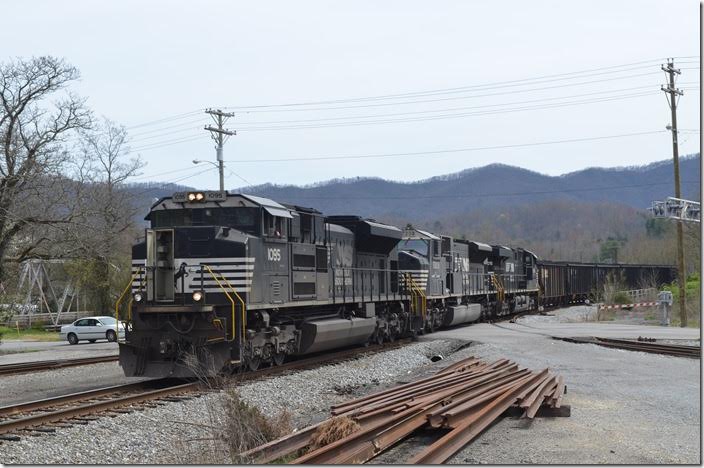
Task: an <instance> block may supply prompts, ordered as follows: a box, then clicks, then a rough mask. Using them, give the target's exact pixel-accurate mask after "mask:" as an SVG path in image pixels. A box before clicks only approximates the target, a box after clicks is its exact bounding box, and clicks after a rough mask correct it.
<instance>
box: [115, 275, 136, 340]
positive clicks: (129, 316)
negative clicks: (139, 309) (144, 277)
mask: <svg viewBox="0 0 704 468" xmlns="http://www.w3.org/2000/svg"><path fill="white" fill-rule="evenodd" d="M141 271H142V267H141V266H140V267H139V268H137V271H135V272H134V274H132V277H131V278H130V282H129V283H127V287H126V288H125V290H124V291H122V294H120V297H118V298H117V302H115V322H116V323H115V336H116V338H119V337H120V304H121V303H122V299H124V298H125V294H127V291H129V290H131V289H132V283H133V282H134V279H135V278H136V277H137V275H138V274H139V273H141ZM131 312H132V300H131V299H130V303H129V306H128V308H127V320H128V321H129V320H132V313H131Z"/></svg>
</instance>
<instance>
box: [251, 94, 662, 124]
mask: <svg viewBox="0 0 704 468" xmlns="http://www.w3.org/2000/svg"><path fill="white" fill-rule="evenodd" d="M638 89H654V87H653V86H649V85H648V86H634V87H630V88H621V89H614V90H605V91H595V92H592V93H581V94H573V95H569V96H556V97H550V98H541V99H529V100H527V101H512V102H504V103H498V104H484V105H481V106H462V107H450V108H443V109H433V110H423V111H411V112H395V113H391V114H373V115H354V116H347V117H325V118H319V119H299V120H270V121H265V122H242V123H243V124H245V125H247V124H253V125H261V124H280V123H299V122H324V121H331V120H345V119H366V118H375V117H393V116H403V115H414V114H428V113H433V112H448V111H457V110H467V109H484V108H490V107H502V106H511V105H515V104H530V103H536V102H545V101H559V100H563V99H570V98H576V97H585V96H594V95H598V94H608V93H616V92H621V91H632V90H638ZM624 96H625V97H628V96H629V95H622V96H615V97H624Z"/></svg>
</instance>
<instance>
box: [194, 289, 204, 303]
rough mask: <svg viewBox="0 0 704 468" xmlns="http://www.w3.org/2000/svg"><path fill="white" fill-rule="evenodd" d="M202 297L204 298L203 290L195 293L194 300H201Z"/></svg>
mask: <svg viewBox="0 0 704 468" xmlns="http://www.w3.org/2000/svg"><path fill="white" fill-rule="evenodd" d="M201 299H203V293H202V292H201V291H196V292H194V293H193V302H200V300H201Z"/></svg>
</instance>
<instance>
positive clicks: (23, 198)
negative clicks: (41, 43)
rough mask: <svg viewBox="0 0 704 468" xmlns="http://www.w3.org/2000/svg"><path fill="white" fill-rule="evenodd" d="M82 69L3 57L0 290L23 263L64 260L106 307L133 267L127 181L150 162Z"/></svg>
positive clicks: (9, 287) (94, 300)
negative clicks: (83, 92) (90, 97)
mask: <svg viewBox="0 0 704 468" xmlns="http://www.w3.org/2000/svg"><path fill="white" fill-rule="evenodd" d="M79 78H80V73H79V70H78V69H77V68H76V67H74V66H72V65H71V64H69V63H67V62H66V61H65V60H62V59H59V58H55V57H49V56H47V57H33V58H29V59H14V60H10V61H7V62H4V63H0V105H1V107H0V285H2V288H1V289H0V293H3V294H4V295H5V296H6V298H5V300H3V303H7V301H8V300H11V299H9V298H11V297H12V295H13V294H15V293H16V291H14V290H13V288H14V287H15V286H16V285H15V283H16V281H15V280H16V278H17V275H18V271H19V270H18V269H19V265H20V264H21V263H22V262H24V261H26V260H30V259H62V260H65V263H64V266H65V271H66V272H68V274H69V275H70V276H71V277H72V278H73V279H74V280H75V282H76V283H77V284H78V285H79V286H80V288H81V290H82V291H83V292H84V294H86V293H87V294H88V297H87V299H88V303H89V304H88V307H90V308H91V309H92V310H94V311H95V312H99V313H106V312H108V311H109V310H110V309H111V304H112V303H113V302H114V298H115V297H114V296H115V294H114V293H115V291H116V290H117V289H116V287H115V285H116V284H117V283H123V284H124V283H125V282H126V281H127V279H126V278H128V276H129V246H130V244H131V243H132V241H133V240H134V237H135V235H136V234H137V231H136V226H135V223H134V219H135V214H136V210H137V207H136V206H135V205H134V203H133V200H132V198H131V197H130V194H129V193H128V191H127V190H124V186H125V184H127V183H128V182H129V181H130V179H131V178H132V177H134V176H136V175H138V173H139V171H140V169H141V168H142V167H143V166H144V163H143V162H142V160H141V159H140V158H139V157H135V156H132V155H131V153H130V149H129V146H128V144H127V139H128V138H127V131H126V129H125V128H124V127H123V126H121V125H119V124H117V123H115V122H113V121H111V120H109V119H108V118H105V117H98V116H97V115H96V113H95V112H94V111H93V110H92V109H90V108H88V106H87V105H86V99H85V98H83V97H81V96H78V95H77V94H76V93H75V92H74V91H73V90H72V89H71V86H72V84H74V83H75V82H76V81H77V80H78V79H79Z"/></svg>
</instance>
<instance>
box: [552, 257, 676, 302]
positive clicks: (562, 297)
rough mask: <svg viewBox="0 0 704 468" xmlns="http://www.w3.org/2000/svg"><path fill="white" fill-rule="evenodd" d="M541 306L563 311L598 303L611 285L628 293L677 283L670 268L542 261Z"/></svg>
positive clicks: (672, 269)
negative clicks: (582, 304)
mask: <svg viewBox="0 0 704 468" xmlns="http://www.w3.org/2000/svg"><path fill="white" fill-rule="evenodd" d="M538 268H539V271H540V274H539V275H540V305H541V306H542V307H559V306H567V305H570V304H581V303H585V302H588V301H595V300H596V298H597V297H599V295H600V293H601V292H602V291H603V289H604V285H605V284H606V282H607V281H616V282H618V283H619V284H621V285H622V287H623V288H625V289H641V288H643V287H644V285H658V286H660V285H663V284H666V283H670V282H672V281H673V280H674V279H675V273H674V268H673V267H672V266H669V265H632V264H631V265H627V264H620V263H602V264H599V263H573V262H554V261H548V260H539V262H538Z"/></svg>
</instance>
